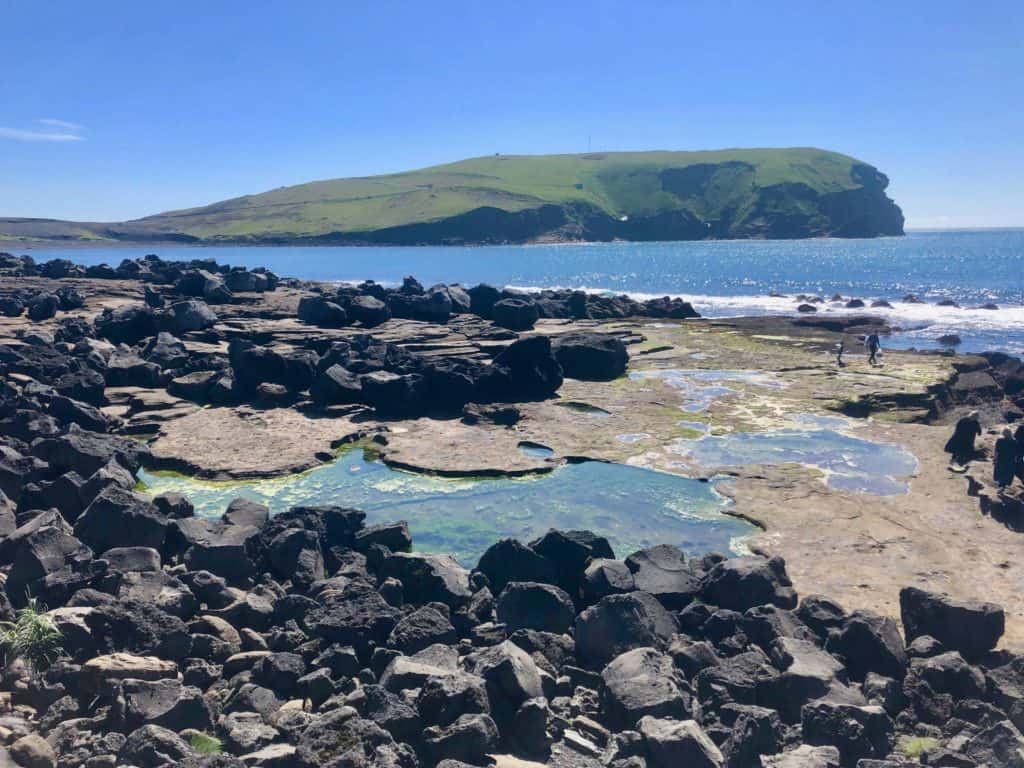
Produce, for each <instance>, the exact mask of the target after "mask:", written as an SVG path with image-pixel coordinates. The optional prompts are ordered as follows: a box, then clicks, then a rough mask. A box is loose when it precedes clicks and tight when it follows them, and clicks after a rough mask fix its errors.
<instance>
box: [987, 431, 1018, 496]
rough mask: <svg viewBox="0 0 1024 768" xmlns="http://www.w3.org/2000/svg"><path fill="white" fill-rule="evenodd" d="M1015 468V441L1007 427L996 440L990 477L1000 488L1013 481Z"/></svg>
mask: <svg viewBox="0 0 1024 768" xmlns="http://www.w3.org/2000/svg"><path fill="white" fill-rule="evenodd" d="M1016 469H1017V441H1016V440H1014V439H1013V433H1012V432H1011V431H1010V430H1009V429H1004V430H1003V436H1002V437H1000V438H999V439H998V440H996V453H995V456H994V457H993V458H992V479H993V480H995V481H996V485H998V486H999V487H1000V488H1006V487H1007V486H1009V485H1011V484H1012V483H1013V477H1014V474H1015V473H1016Z"/></svg>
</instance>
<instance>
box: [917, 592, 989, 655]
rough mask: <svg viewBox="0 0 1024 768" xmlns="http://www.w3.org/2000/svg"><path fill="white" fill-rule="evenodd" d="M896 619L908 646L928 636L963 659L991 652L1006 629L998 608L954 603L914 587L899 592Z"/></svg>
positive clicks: (947, 597) (970, 602) (950, 599)
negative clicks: (898, 616) (898, 607)
mask: <svg viewBox="0 0 1024 768" xmlns="http://www.w3.org/2000/svg"><path fill="white" fill-rule="evenodd" d="M900 617H901V618H902V620H903V631H904V633H905V634H906V638H907V641H908V642H910V641H912V640H914V639H915V638H917V637H919V636H920V635H930V636H931V637H934V638H935V639H936V640H938V641H939V642H940V643H942V644H943V645H944V646H946V647H947V648H949V649H951V650H955V651H959V652H960V653H962V654H963V655H964V657H965V658H967V659H973V658H976V657H978V656H980V655H982V654H984V653H985V652H986V651H989V650H991V649H992V648H995V647H996V644H997V643H998V642H999V638H1000V637H1002V636H1003V631H1004V629H1005V626H1006V619H1005V616H1004V613H1003V609H1002V608H1000V607H999V606H998V605H994V604H992V603H984V602H975V601H967V600H957V599H954V598H951V597H949V596H947V595H942V594H939V593H936V592H928V591H926V590H923V589H918V588H917V587H905V588H903V589H902V590H900Z"/></svg>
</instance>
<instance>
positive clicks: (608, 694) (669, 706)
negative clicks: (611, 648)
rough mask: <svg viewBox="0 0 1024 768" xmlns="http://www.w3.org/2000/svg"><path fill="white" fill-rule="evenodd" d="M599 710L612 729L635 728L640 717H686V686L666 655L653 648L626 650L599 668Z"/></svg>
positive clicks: (687, 703)
mask: <svg viewBox="0 0 1024 768" xmlns="http://www.w3.org/2000/svg"><path fill="white" fill-rule="evenodd" d="M601 680H602V682H603V684H604V685H603V687H602V688H601V714H602V715H603V717H604V719H605V721H606V722H607V723H608V724H609V725H610V726H611V727H612V728H614V729H615V730H617V731H618V730H627V729H632V728H635V727H636V725H637V723H638V722H639V721H640V719H641V718H642V717H646V716H648V715H650V716H653V717H668V718H673V719H676V720H684V719H686V718H688V717H690V699H689V695H688V694H687V693H685V691H686V689H687V688H688V686H687V685H686V681H685V680H683V679H682V677H681V675H679V673H678V672H677V670H676V668H675V665H674V664H673V662H672V658H671V657H670V656H666V655H665V654H663V653H659V652H658V651H656V650H654V649H653V648H637V649H636V650H632V651H626V652H625V653H623V654H620V655H619V656H617V657H616V658H615V659H613V660H612V661H611V662H610V663H609V664H608V665H607V666H606V667H605V668H604V669H603V670H602V672H601Z"/></svg>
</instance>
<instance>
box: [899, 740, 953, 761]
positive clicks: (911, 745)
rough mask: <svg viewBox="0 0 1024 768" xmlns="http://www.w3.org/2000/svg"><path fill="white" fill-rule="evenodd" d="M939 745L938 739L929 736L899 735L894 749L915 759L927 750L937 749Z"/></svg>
mask: <svg viewBox="0 0 1024 768" xmlns="http://www.w3.org/2000/svg"><path fill="white" fill-rule="evenodd" d="M940 746H942V745H941V743H940V742H939V740H938V739H933V738H932V737H931V736H901V737H900V738H899V741H897V743H896V750H897V751H898V752H900V753H901V754H903V755H905V756H907V757H909V758H911V759H912V760H917V759H918V758H919V757H921V755H923V754H924V753H925V752H927V751H928V750H930V749H938V748H939V747H940Z"/></svg>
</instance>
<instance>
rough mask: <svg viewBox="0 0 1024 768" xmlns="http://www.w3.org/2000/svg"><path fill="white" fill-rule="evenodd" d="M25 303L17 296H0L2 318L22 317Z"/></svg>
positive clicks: (0, 315)
mask: <svg viewBox="0 0 1024 768" xmlns="http://www.w3.org/2000/svg"><path fill="white" fill-rule="evenodd" d="M24 312H25V302H24V301H22V300H21V299H19V298H18V297H17V296H0V317H21V315H22V314H23V313H24Z"/></svg>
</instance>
